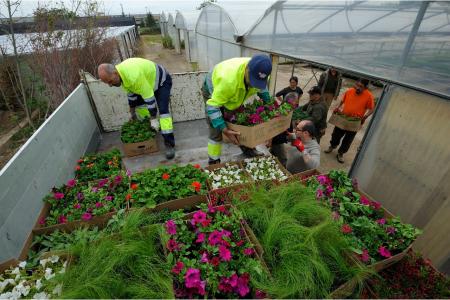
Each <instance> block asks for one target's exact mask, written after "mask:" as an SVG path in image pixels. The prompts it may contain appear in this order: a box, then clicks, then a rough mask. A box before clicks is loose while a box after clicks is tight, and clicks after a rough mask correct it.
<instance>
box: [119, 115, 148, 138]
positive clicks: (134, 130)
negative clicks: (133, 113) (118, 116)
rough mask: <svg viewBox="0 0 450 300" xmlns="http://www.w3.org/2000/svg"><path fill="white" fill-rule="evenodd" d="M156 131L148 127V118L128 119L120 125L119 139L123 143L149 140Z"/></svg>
mask: <svg viewBox="0 0 450 300" xmlns="http://www.w3.org/2000/svg"><path fill="white" fill-rule="evenodd" d="M155 135H156V132H155V130H153V129H152V128H151V127H150V121H149V119H148V118H145V119H143V120H130V121H128V122H126V123H125V124H123V125H122V129H121V130H120V139H121V140H122V142H123V143H125V144H129V143H140V142H144V141H148V140H151V139H153V138H154V137H155Z"/></svg>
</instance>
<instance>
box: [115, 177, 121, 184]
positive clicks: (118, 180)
mask: <svg viewBox="0 0 450 300" xmlns="http://www.w3.org/2000/svg"><path fill="white" fill-rule="evenodd" d="M114 182H115V183H116V184H119V183H121V182H122V176H120V175H117V176H116V177H114Z"/></svg>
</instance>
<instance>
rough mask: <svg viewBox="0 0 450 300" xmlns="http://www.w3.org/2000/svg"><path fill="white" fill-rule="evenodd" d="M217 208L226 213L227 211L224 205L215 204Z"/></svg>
mask: <svg viewBox="0 0 450 300" xmlns="http://www.w3.org/2000/svg"><path fill="white" fill-rule="evenodd" d="M217 210H218V211H220V212H221V213H226V212H227V209H226V207H225V205H219V206H217Z"/></svg>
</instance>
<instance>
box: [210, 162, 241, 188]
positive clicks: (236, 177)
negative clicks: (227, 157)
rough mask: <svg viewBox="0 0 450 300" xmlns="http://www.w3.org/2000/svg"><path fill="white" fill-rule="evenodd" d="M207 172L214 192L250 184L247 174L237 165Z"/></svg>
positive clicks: (226, 165) (227, 165)
mask: <svg viewBox="0 0 450 300" xmlns="http://www.w3.org/2000/svg"><path fill="white" fill-rule="evenodd" d="M205 172H206V173H207V174H208V180H209V183H210V185H211V188H212V189H213V190H215V189H219V188H223V187H228V186H231V185H236V184H243V183H247V182H249V179H248V176H247V174H245V171H244V170H242V169H241V168H240V167H239V165H237V164H225V166H223V167H222V168H218V169H214V170H210V171H208V170H205Z"/></svg>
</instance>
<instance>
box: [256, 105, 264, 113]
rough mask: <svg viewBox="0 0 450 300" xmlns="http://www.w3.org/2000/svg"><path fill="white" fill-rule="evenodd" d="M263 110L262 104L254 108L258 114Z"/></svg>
mask: <svg viewBox="0 0 450 300" xmlns="http://www.w3.org/2000/svg"><path fill="white" fill-rule="evenodd" d="M263 111H264V106H260V107H258V108H257V109H256V113H257V114H258V115H259V114H261V113H262V112H263Z"/></svg>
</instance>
